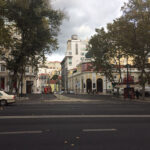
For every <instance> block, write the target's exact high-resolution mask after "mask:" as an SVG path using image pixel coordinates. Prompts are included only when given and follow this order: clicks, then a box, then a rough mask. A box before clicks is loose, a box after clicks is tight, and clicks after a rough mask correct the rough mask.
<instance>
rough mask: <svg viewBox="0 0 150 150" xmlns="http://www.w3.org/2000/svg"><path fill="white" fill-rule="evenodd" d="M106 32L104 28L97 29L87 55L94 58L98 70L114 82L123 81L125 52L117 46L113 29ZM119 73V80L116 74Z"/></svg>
mask: <svg viewBox="0 0 150 150" xmlns="http://www.w3.org/2000/svg"><path fill="white" fill-rule="evenodd" d="M108 29H109V30H108V31H107V32H106V31H105V30H104V28H101V29H96V32H97V33H96V34H95V35H94V36H92V37H91V39H90V41H89V46H88V53H87V57H91V58H92V60H93V61H92V63H93V66H94V67H95V70H96V71H97V72H102V73H103V74H104V75H105V76H106V77H107V79H108V80H109V81H111V82H112V83H113V84H115V83H121V82H122V75H121V63H120V60H121V58H122V57H123V52H122V51H121V49H120V48H119V47H118V46H117V43H116V41H115V39H114V36H113V34H112V30H110V29H111V28H110V25H109V28H108ZM116 75H117V76H118V75H119V80H118V81H117V80H116V79H115V76H116Z"/></svg>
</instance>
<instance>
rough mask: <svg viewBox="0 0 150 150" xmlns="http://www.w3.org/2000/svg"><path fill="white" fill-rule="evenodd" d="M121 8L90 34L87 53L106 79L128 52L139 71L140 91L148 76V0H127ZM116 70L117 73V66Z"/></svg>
mask: <svg viewBox="0 0 150 150" xmlns="http://www.w3.org/2000/svg"><path fill="white" fill-rule="evenodd" d="M122 11H123V15H122V16H121V17H120V18H118V19H115V20H114V21H113V23H111V24H108V25H107V32H105V31H104V29H99V30H97V34H95V35H94V36H93V37H91V40H90V42H89V53H88V56H91V57H92V58H93V59H94V65H95V67H96V69H97V70H100V69H101V70H102V71H103V72H104V73H105V75H106V76H108V77H109V79H111V78H110V77H111V76H112V74H113V73H114V68H116V66H119V67H118V68H120V67H121V66H120V59H121V58H122V57H128V56H132V57H133V58H134V66H135V67H136V68H138V70H139V71H140V84H141V86H142V88H143V95H144V89H145V84H146V83H147V81H148V80H149V79H150V63H149V62H148V58H149V54H150V1H149V0H129V2H128V3H125V4H124V6H123V7H122ZM118 62H119V64H117V63H118ZM113 65H115V67H114V66H113ZM112 70H113V71H112ZM107 72H109V75H108V74H107ZM115 72H117V70H116V71H115ZM118 73H119V74H120V77H121V70H118Z"/></svg>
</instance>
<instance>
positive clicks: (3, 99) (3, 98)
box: [0, 91, 15, 106]
mask: <svg viewBox="0 0 150 150" xmlns="http://www.w3.org/2000/svg"><path fill="white" fill-rule="evenodd" d="M11 103H15V95H9V94H7V93H6V92H4V91H0V105H1V106H5V105H7V104H11Z"/></svg>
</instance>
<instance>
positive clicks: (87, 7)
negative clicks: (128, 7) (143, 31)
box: [51, 0, 128, 56]
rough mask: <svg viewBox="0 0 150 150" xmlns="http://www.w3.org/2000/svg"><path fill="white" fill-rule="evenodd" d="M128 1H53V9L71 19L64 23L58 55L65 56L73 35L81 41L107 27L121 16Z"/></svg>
mask: <svg viewBox="0 0 150 150" xmlns="http://www.w3.org/2000/svg"><path fill="white" fill-rule="evenodd" d="M127 1H128V0H112V1H111V0H86V1H85V0H52V1H51V3H52V7H53V8H55V9H61V10H63V11H64V12H65V13H66V15H67V16H68V18H69V19H66V20H64V21H63V24H62V26H61V28H60V29H61V30H60V33H59V36H58V40H59V50H58V51H56V52H55V53H57V54H58V55H63V56H64V54H65V51H66V46H67V45H66V43H67V40H68V39H69V38H70V37H71V35H72V34H77V35H78V37H79V38H80V39H83V40H84V39H87V38H90V37H91V36H92V35H93V34H94V33H95V28H100V27H105V26H106V25H107V23H110V22H112V21H113V20H114V19H115V18H117V17H119V16H120V15H121V11H120V9H121V7H122V6H123V3H124V2H127Z"/></svg>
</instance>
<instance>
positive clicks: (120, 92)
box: [112, 88, 124, 95]
mask: <svg viewBox="0 0 150 150" xmlns="http://www.w3.org/2000/svg"><path fill="white" fill-rule="evenodd" d="M112 93H113V95H123V94H124V88H114V89H113V91H112Z"/></svg>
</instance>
